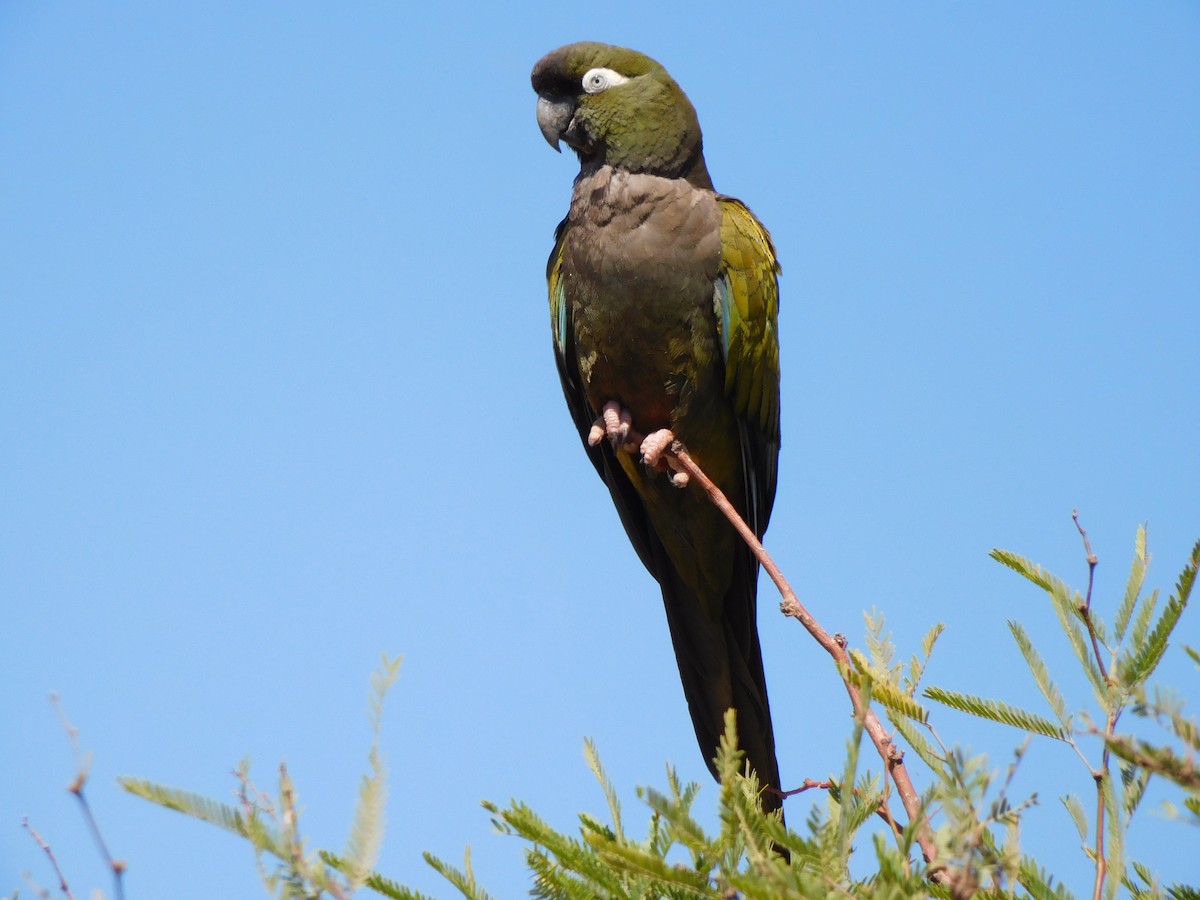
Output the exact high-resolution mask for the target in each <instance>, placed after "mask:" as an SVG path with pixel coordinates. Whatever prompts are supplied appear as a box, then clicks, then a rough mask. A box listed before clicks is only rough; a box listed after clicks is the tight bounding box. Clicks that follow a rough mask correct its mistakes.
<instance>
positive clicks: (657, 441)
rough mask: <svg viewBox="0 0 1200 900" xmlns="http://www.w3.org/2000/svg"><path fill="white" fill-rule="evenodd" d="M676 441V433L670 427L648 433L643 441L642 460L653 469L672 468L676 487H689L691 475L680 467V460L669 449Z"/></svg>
mask: <svg viewBox="0 0 1200 900" xmlns="http://www.w3.org/2000/svg"><path fill="white" fill-rule="evenodd" d="M674 443H675V433H674V432H673V431H671V429H669V428H660V429H659V430H658V431H655V432H652V433H650V434H648V435H646V438H645V440H643V441H642V447H641V450H642V462H643V463H645V464H646V465H647V466H649V467H650V468H651V469H659V470H662V469H670V470H671V475H670V478H671V484H673V485H675V487H678V488H682V487H687V483H688V481H689V480H690V476H689V475H688V473H687V472H685V471H683V469H681V468H680V467H679V461H678V460H676V459H675V457H674V456H673V455H671V454H669V453H667V451H668V450H669V449H670V448H671V446H672V445H673V444H674Z"/></svg>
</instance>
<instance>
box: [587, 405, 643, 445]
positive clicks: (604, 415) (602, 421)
mask: <svg viewBox="0 0 1200 900" xmlns="http://www.w3.org/2000/svg"><path fill="white" fill-rule="evenodd" d="M632 429H633V413H631V412H630V411H629V410H627V409H625V408H624V407H622V406H621V404H620V403H618V402H617V401H615V400H609V401H608V402H607V403H605V404H604V409H603V410H602V411H601V413H600V415H599V416H597V417H596V421H595V422H593V423H592V429H591V431H589V432H588V438H587V442H588V446H590V447H595V446H596V445H597V444H599V443H600V442H601V441H602V440H604V438H605V437H607V438H608V440H609V442H610V443H611V444H612V445H613V449H614V450H620V449H621V448H622V447H624V446H625V444H626V443H628V442H629V432H630V431H631V430H632Z"/></svg>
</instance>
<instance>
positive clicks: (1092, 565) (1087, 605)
mask: <svg viewBox="0 0 1200 900" xmlns="http://www.w3.org/2000/svg"><path fill="white" fill-rule="evenodd" d="M1071 519H1072V521H1074V522H1075V527H1076V528H1077V529H1078V530H1079V536H1080V537H1081V538H1083V552H1084V553H1086V554H1087V564H1088V586H1087V596H1086V597H1085V598H1084V600H1083V606H1081V607H1080V608H1079V614H1080V615H1081V616H1083V622H1084V624H1085V625H1087V630H1088V636H1089V637H1090V638H1091V639H1092V652H1093V653H1095V654H1096V665H1098V666H1099V667H1100V674H1101V675H1102V676H1103V677H1104V680H1105V681H1107V680H1108V669H1106V668H1105V667H1104V659H1103V658H1102V657H1101V656H1100V641H1099V640H1097V638H1096V626H1095V625H1094V624H1093V623H1092V584H1093V582H1094V581H1095V578H1096V563H1098V562H1099V560H1098V559H1097V558H1096V554H1095V553H1093V552H1092V545H1091V542H1090V541H1089V540H1088V536H1087V532H1086V531H1084V529H1083V526H1082V525H1080V524H1079V510H1077V509H1073V510H1071Z"/></svg>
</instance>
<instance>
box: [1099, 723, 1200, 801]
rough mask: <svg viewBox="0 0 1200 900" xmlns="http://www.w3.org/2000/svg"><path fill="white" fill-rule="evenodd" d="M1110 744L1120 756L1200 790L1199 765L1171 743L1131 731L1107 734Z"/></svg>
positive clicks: (1111, 748)
mask: <svg viewBox="0 0 1200 900" xmlns="http://www.w3.org/2000/svg"><path fill="white" fill-rule="evenodd" d="M1104 742H1105V743H1106V744H1107V745H1108V748H1109V749H1110V750H1111V751H1112V752H1113V753H1114V754H1116V755H1117V756H1119V757H1121V759H1123V760H1126V761H1127V762H1131V763H1133V764H1134V765H1136V766H1141V767H1142V768H1143V769H1146V770H1147V771H1149V772H1153V773H1154V774H1156V775H1161V776H1163V777H1164V778H1167V779H1169V780H1171V781H1173V782H1175V783H1176V784H1177V785H1179V786H1180V787H1182V788H1183V789H1184V790H1187V791H1200V766H1197V764H1196V759H1195V757H1192V756H1179V755H1178V754H1176V753H1175V751H1174V750H1172V749H1171V748H1170V747H1158V746H1155V745H1154V744H1151V743H1149V742H1148V741H1142V740H1138V739H1137V738H1135V737H1133V736H1132V735H1121V734H1117V735H1113V736H1112V737H1105V738H1104Z"/></svg>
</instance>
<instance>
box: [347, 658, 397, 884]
mask: <svg viewBox="0 0 1200 900" xmlns="http://www.w3.org/2000/svg"><path fill="white" fill-rule="evenodd" d="M400 662H401V658H400V657H397V658H396V659H394V660H393V659H389V658H388V656H387V654H384V655H383V661H382V663H381V665H380V667H379V669H377V670H376V671H375V672H374V673H373V674H372V675H371V693H370V696H369V712H368V718H369V719H370V722H371V734H372V738H371V749H370V751H369V752H368V754H367V764H368V769H369V771H368V772H367V774H366V775H363V777H362V780H361V781H360V782H359V789H358V801H357V802H356V803H355V805H354V821H353V822H352V823H351V826H350V838H349V840H348V841H347V842H346V850H345V852H344V853H343V855H342V859H343V861H344V862H345V864H346V869H345V870H344V872H345V874H346V876H347V877H348V878H349V880H350V882H349V885H348V888H349V892H350V893H354V891H355V890H356V889H357V888H358V887H359V886H361V885H362V884H364V883H365V882H366V879H367V878H368V877H369V876H370V874H371V872H372V870H373V869H374V868H375V863H376V862H377V861H378V859H379V851H380V849H381V848H382V847H383V833H384V809H385V807H386V806H387V766H386V765H384V761H383V751H382V749H381V747H380V740H381V733H382V728H383V704H384V700H385V699H386V698H387V692H388V690H389V689H390V688H391V686H392V685H393V684H395V683H396V678H397V677H398V676H399V674H400Z"/></svg>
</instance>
